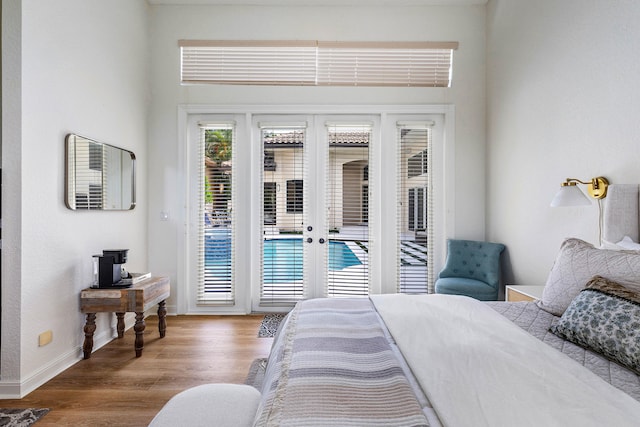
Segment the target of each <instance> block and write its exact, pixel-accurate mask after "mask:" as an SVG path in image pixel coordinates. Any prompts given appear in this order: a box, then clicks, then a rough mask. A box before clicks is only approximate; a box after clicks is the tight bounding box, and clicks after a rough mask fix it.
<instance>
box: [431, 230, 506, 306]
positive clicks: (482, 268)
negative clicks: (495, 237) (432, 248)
mask: <svg viewBox="0 0 640 427" xmlns="http://www.w3.org/2000/svg"><path fill="white" fill-rule="evenodd" d="M504 248H505V246H504V245H503V244H501V243H491V242H478V241H474V240H454V239H450V240H448V241H447V260H446V262H445V266H444V268H443V269H442V271H441V272H440V274H438V280H436V283H435V290H436V293H437V294H452V295H466V296H470V297H473V298H475V299H478V300H480V301H495V300H497V299H498V287H499V285H500V254H501V253H502V251H503V250H504Z"/></svg>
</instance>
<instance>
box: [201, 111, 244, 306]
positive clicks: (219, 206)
mask: <svg viewBox="0 0 640 427" xmlns="http://www.w3.org/2000/svg"><path fill="white" fill-rule="evenodd" d="M198 147H199V150H200V152H199V155H198V158H199V159H201V161H200V162H199V164H198V168H199V176H201V177H202V179H200V180H199V182H200V187H199V189H198V194H199V198H200V201H199V203H198V206H199V212H198V218H199V220H198V221H199V223H200V227H199V233H198V274H197V277H198V291H197V298H196V300H197V303H198V304H200V305H234V304H235V289H234V281H233V279H234V277H233V276H234V274H233V267H234V259H235V250H234V247H235V245H234V243H233V242H234V238H233V237H234V233H233V229H234V224H233V215H232V212H233V195H234V192H233V191H232V190H233V185H234V183H233V182H234V179H233V177H234V175H233V157H234V152H233V151H234V150H233V148H234V147H235V124H234V123H202V124H200V144H199V145H198Z"/></svg>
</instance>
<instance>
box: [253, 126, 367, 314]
mask: <svg viewBox="0 0 640 427" xmlns="http://www.w3.org/2000/svg"><path fill="white" fill-rule="evenodd" d="M374 121H375V118H372V117H366V116H364V117H363V116H349V117H344V116H340V117H331V116H320V115H312V116H297V115H294V116H256V117H254V120H253V129H254V140H257V141H260V149H261V158H262V161H261V162H260V164H259V168H260V173H259V174H257V175H259V176H260V180H261V183H257V185H256V186H257V187H259V188H261V189H262V194H261V198H260V200H261V201H260V205H261V207H262V209H261V213H262V215H261V218H260V220H259V227H260V232H259V233H258V235H259V238H258V241H257V242H256V243H257V245H256V246H259V247H261V248H262V249H261V250H260V251H259V252H258V255H259V256H260V259H261V262H260V275H259V280H256V281H255V282H256V283H259V284H260V285H259V287H255V289H254V290H253V294H254V295H257V296H258V297H257V298H254V299H253V310H264V309H268V308H270V307H287V306H291V305H293V304H295V303H296V302H297V301H299V300H301V299H306V298H315V297H326V296H330V297H341V296H366V295H368V293H369V245H370V239H369V224H368V217H369V206H368V200H369V185H368V175H369V161H370V159H369V154H370V151H369V146H370V144H371V143H372V140H373V123H374Z"/></svg>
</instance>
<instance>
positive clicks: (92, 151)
mask: <svg viewBox="0 0 640 427" xmlns="http://www.w3.org/2000/svg"><path fill="white" fill-rule="evenodd" d="M69 156H70V159H71V160H70V161H72V162H73V164H74V166H75V174H74V176H73V177H72V179H70V180H69V185H70V187H71V188H70V191H69V194H75V200H74V204H75V209H102V208H103V206H104V201H105V199H106V196H107V190H108V188H107V182H108V180H105V179H104V177H105V176H107V175H108V173H109V171H108V170H107V167H108V162H107V158H106V152H105V150H104V146H103V145H102V144H96V143H94V142H92V141H87V140H79V141H77V142H76V144H75V145H74V148H73V150H71V152H70V153H69Z"/></svg>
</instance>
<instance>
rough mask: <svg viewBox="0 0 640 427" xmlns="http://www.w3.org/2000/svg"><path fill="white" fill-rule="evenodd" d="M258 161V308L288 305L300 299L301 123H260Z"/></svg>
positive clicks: (302, 288)
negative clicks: (259, 188)
mask: <svg viewBox="0 0 640 427" xmlns="http://www.w3.org/2000/svg"><path fill="white" fill-rule="evenodd" d="M259 126H260V129H261V139H262V145H263V156H262V158H263V161H262V167H261V169H262V187H263V188H262V204H263V209H262V231H263V233H262V234H263V239H262V251H261V255H262V260H261V261H262V262H261V266H262V274H261V287H260V305H261V306H287V305H293V304H295V303H296V302H297V301H299V300H301V299H303V298H304V297H305V294H306V290H305V283H307V282H308V278H307V272H306V271H305V270H304V269H303V265H304V260H305V257H306V253H305V245H306V243H304V242H303V240H302V237H303V235H302V234H303V224H304V221H305V216H306V212H305V209H306V206H307V202H306V197H307V196H306V193H307V191H306V188H305V183H306V177H307V176H306V168H305V159H304V150H305V140H306V123H286V124H284V123H280V124H276V123H260V124H259Z"/></svg>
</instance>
